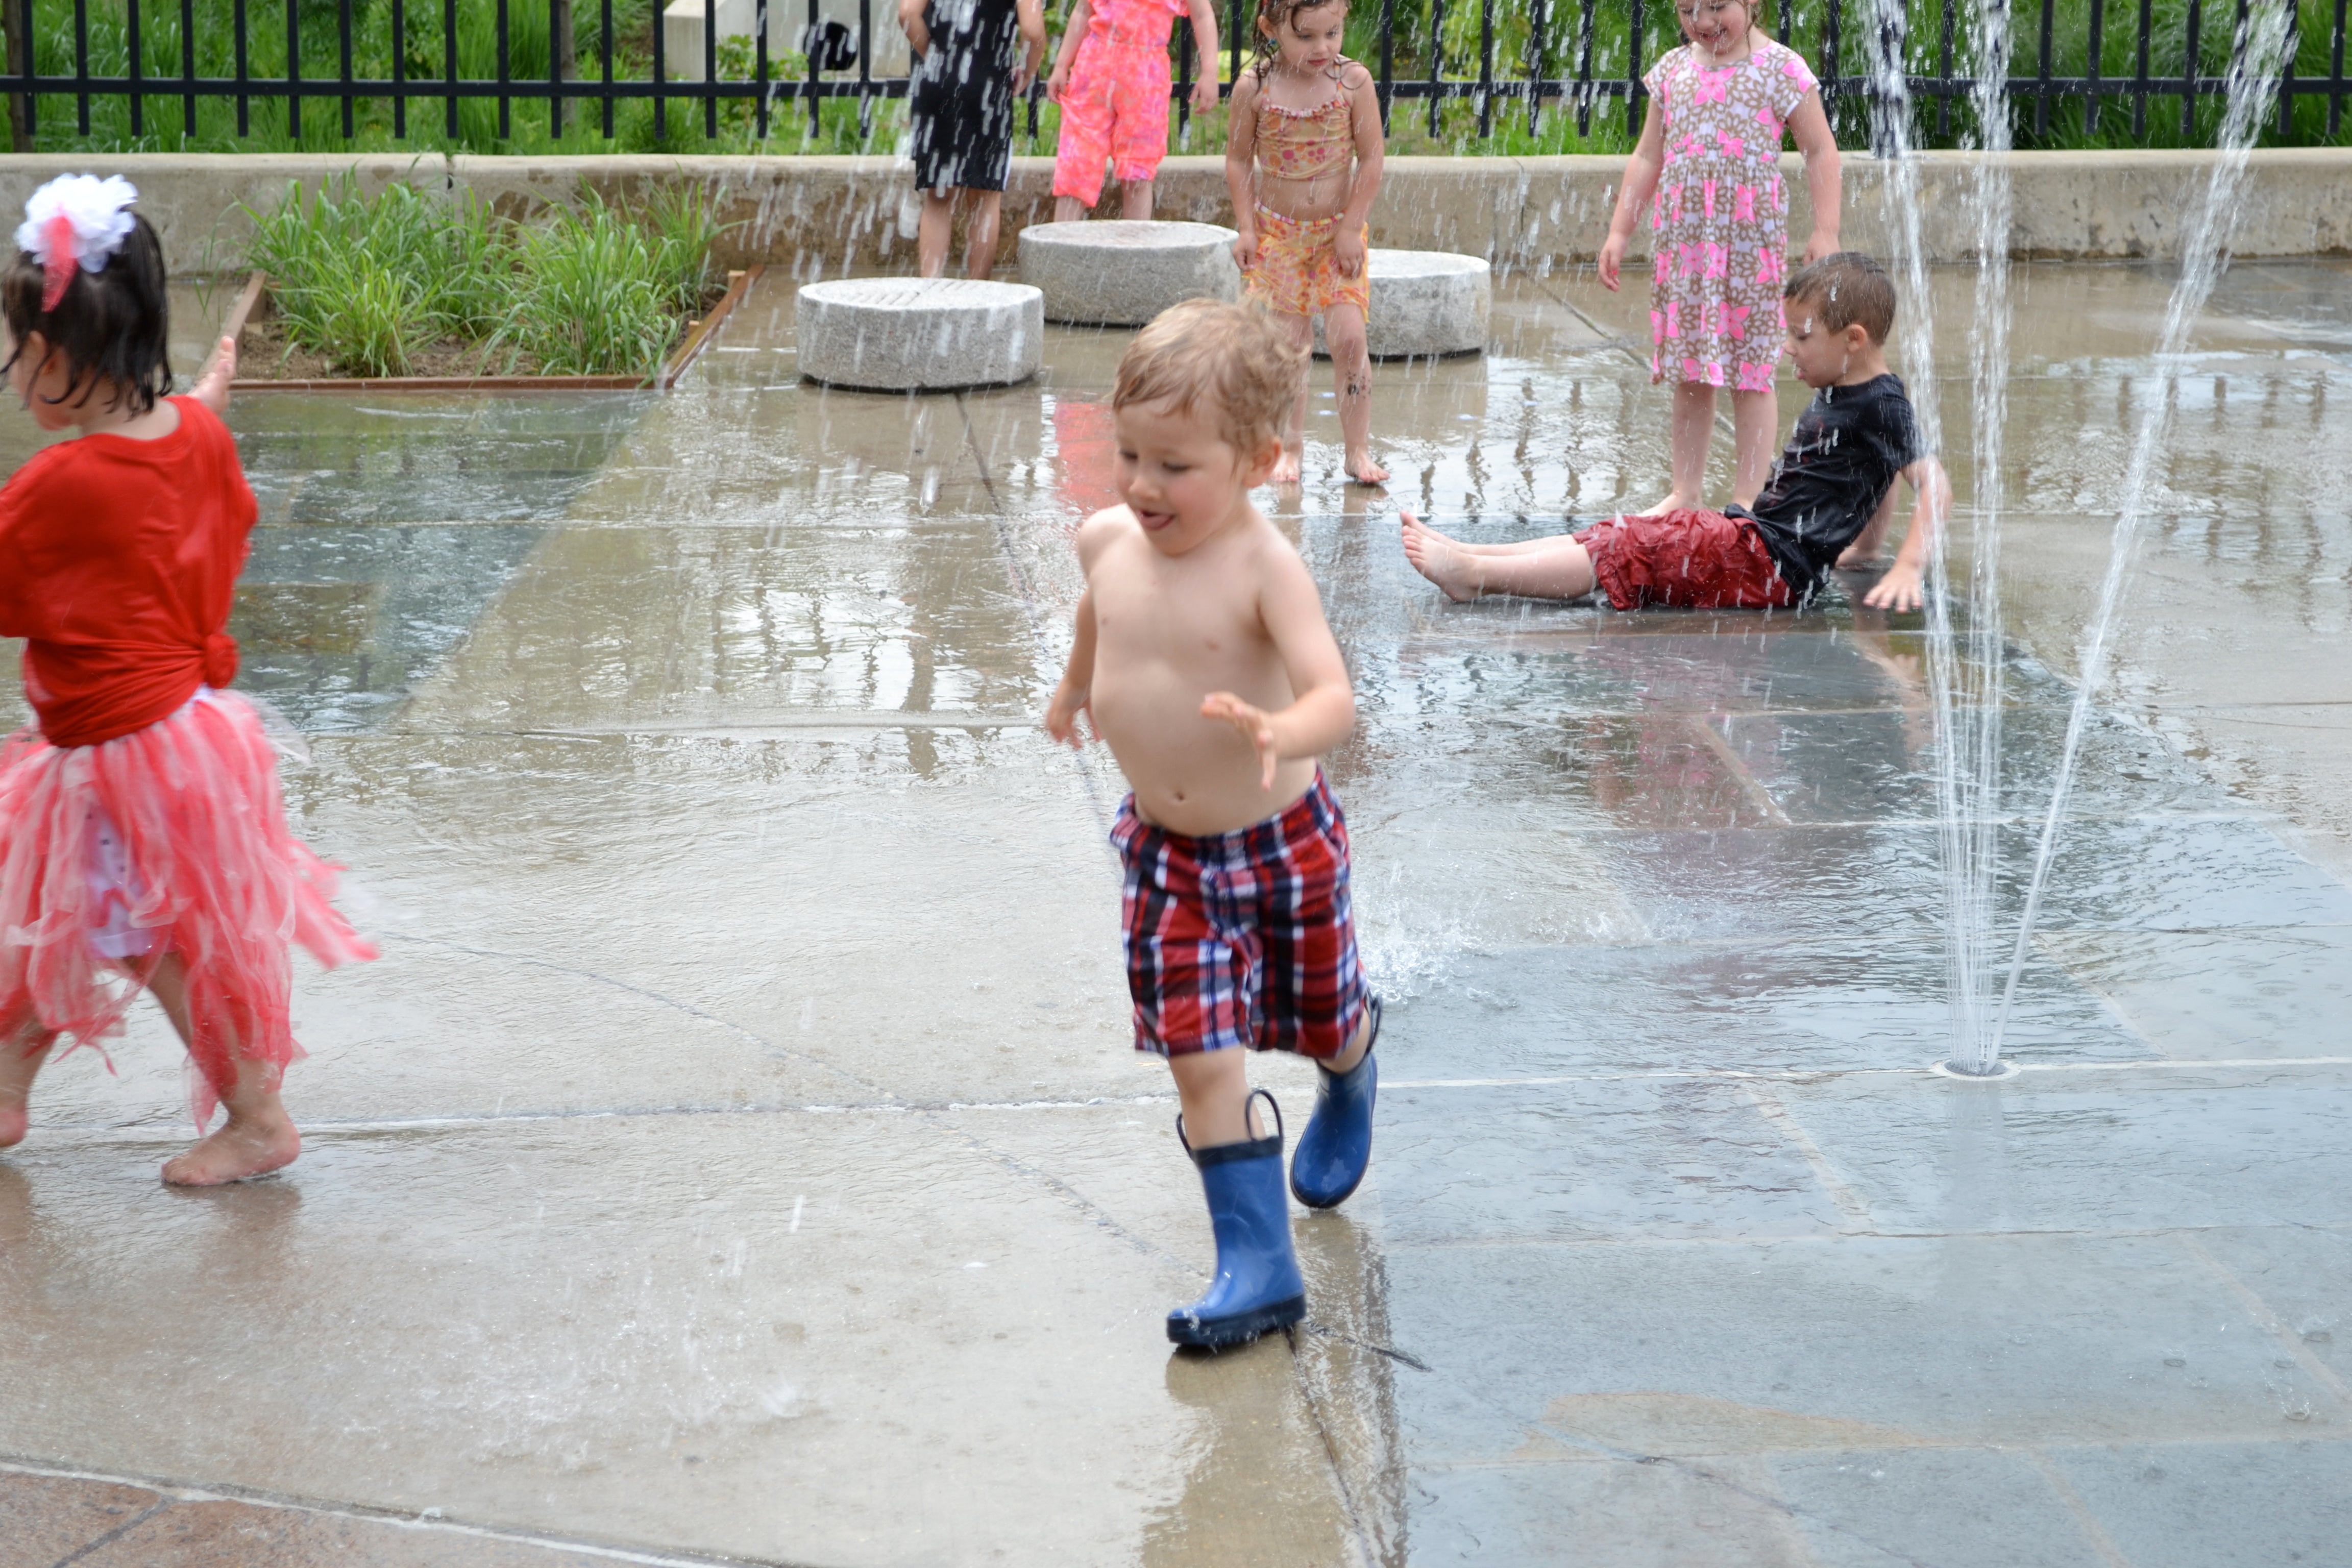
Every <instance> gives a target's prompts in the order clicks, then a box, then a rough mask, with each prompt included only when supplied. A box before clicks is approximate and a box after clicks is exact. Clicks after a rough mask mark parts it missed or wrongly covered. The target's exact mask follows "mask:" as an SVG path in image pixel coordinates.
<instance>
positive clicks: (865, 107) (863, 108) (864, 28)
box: [857, 0, 1020, 153]
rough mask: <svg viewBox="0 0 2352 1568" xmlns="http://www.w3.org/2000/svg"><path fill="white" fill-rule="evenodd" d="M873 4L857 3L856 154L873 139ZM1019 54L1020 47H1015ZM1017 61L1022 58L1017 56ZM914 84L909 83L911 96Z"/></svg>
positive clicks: (870, 0) (860, 0) (862, 0)
mask: <svg viewBox="0 0 2352 1568" xmlns="http://www.w3.org/2000/svg"><path fill="white" fill-rule="evenodd" d="M873 43H874V0H857V143H858V147H857V150H858V151H859V152H861V153H862V152H864V151H865V150H866V142H870V141H872V140H873V139H874V69H873V64H874V49H873ZM1013 47H1014V49H1015V50H1016V51H1017V50H1018V49H1019V48H1020V46H1019V45H1018V44H1015V45H1014V46H1013ZM1014 58H1016V59H1017V58H1020V57H1019V55H1018V54H1017V53H1016V54H1015V56H1014ZM914 86H915V84H914V83H912V82H908V84H907V90H908V91H909V92H912V91H913V90H914Z"/></svg>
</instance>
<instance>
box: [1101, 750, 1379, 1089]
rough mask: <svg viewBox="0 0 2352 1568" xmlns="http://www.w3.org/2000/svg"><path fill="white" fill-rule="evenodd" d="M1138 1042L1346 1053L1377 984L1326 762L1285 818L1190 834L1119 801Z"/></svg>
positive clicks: (1176, 1050) (1179, 1050)
mask: <svg viewBox="0 0 2352 1568" xmlns="http://www.w3.org/2000/svg"><path fill="white" fill-rule="evenodd" d="M1110 841H1111V842H1112V843H1113V844H1115V845H1117V846H1118V853H1119V858H1120V859H1121V860H1122V861H1124V862H1125V864H1126V867H1127V887H1126V892H1125V896H1124V898H1123V899H1122V900H1121V911H1122V913H1123V914H1124V916H1125V917H1126V927H1127V930H1126V947H1127V988H1128V992H1129V994H1130V995H1132V996H1133V997H1134V998H1135V1048H1136V1049H1137V1050H1139V1051H1156V1052H1158V1053H1159V1054H1160V1055H1161V1056H1168V1057H1181V1056H1186V1055H1189V1054H1191V1053H1192V1052H1193V1051H1215V1050H1223V1049H1224V1048H1225V1047H1228V1046H1249V1047H1254V1048H1255V1049H1257V1050H1261V1051H1266V1050H1279V1051H1297V1053H1298V1054H1299V1055H1301V1056H1306V1057H1336V1056H1338V1055H1339V1053H1340V1052H1341V1051H1343V1050H1345V1049H1346V1048H1347V1047H1348V1042H1349V1040H1350V1039H1351V1038H1353V1037H1354V1036H1355V1033H1356V1028H1357V1026H1358V1025H1359V1024H1360V1022H1361V1021H1362V1019H1363V1016H1364V1009H1365V1007H1366V1006H1368V1005H1370V1000H1371V988H1370V986H1369V985H1368V984H1366V983H1365V981H1364V971H1363V966H1362V964H1361V963H1359V962H1358V961H1357V958H1356V921H1355V917H1354V915H1353V914H1352V913H1351V912H1350V911H1349V903H1348V822H1347V818H1345V817H1344V816H1340V814H1339V802H1338V801H1337V800H1334V799H1333V798H1332V797H1331V791H1330V788H1329V786H1328V785H1327V784H1325V783H1324V782H1323V774H1322V773H1321V771H1320V770H1318V771H1317V773H1316V774H1315V784H1314V785H1313V787H1311V788H1310V789H1308V790H1307V793H1306V794H1305V795H1300V796H1299V797H1298V798H1297V800H1295V801H1293V802H1292V803H1291V804H1290V805H1288V806H1287V807H1286V808H1284V810H1283V811H1282V813H1281V815H1279V816H1270V817H1268V818H1266V820H1265V821H1264V822H1261V823H1257V824H1255V825H1254V826H1249V827H1244V828H1239V829H1236V830H1235V831H1234V832H1232V833H1218V834H1212V835H1210V836H1208V837H1199V838H1195V837H1189V836H1188V835H1185V834H1181V833H1171V832H1168V831H1167V830H1166V829H1165V828H1160V827H1154V826H1152V825H1151V824H1150V823H1148V822H1146V821H1144V820H1143V819H1142V818H1141V817H1139V816H1137V815H1136V814H1135V797H1134V796H1133V795H1129V796H1128V798H1127V803H1126V804H1125V805H1121V806H1120V807H1119V811H1118V823H1117V824H1116V825H1115V826H1113V827H1112V828H1111V833H1110Z"/></svg>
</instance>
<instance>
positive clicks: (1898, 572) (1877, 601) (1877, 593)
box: [1862, 561, 1920, 611]
mask: <svg viewBox="0 0 2352 1568" xmlns="http://www.w3.org/2000/svg"><path fill="white" fill-rule="evenodd" d="M1862 602H1863V603H1864V604H1865V605H1869V606H1870V607H1871V608H1872V609H1874V610H1896V611H1902V610H1916V609H1917V608H1918V607H1919V605H1920V587H1919V568H1917V567H1916V566H1914V565H1912V564H1911V563H1909V562H1907V561H1897V562H1896V563H1895V564H1894V565H1892V566H1890V567H1888V568H1887V569H1886V575H1885V576H1884V577H1881V578H1880V579H1879V580H1878V581H1877V582H1876V583H1875V584H1873V585H1872V587H1871V590H1870V592H1869V593H1867V594H1864V595H1863V596H1862Z"/></svg>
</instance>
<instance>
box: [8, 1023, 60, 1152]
mask: <svg viewBox="0 0 2352 1568" xmlns="http://www.w3.org/2000/svg"><path fill="white" fill-rule="evenodd" d="M50 1043H51V1042H50V1041H49V1040H43V1041H42V1042H41V1043H40V1045H39V1047H37V1048H32V1047H26V1046H25V1045H24V1044H22V1043H21V1042H20V1041H18V1040H12V1039H7V1038H5V1037H0V1149H14V1148H15V1147H16V1145H17V1144H19V1143H22V1142H24V1141H25V1132H26V1128H28V1127H29V1126H30V1125H31V1118H30V1116H29V1114H28V1113H27V1110H26V1102H27V1101H28V1100H30V1099H31V1098H32V1093H33V1076H34V1075H35V1074H36V1073H37V1072H39V1071H40V1070H41V1064H42V1063H43V1062H45V1061H47V1059H48V1056H49V1046H50Z"/></svg>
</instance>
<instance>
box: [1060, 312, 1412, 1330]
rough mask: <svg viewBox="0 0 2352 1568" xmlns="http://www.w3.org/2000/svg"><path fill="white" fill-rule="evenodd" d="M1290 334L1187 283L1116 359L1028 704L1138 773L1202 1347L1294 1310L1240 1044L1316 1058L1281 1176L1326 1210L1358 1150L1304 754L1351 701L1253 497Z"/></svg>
mask: <svg viewBox="0 0 2352 1568" xmlns="http://www.w3.org/2000/svg"><path fill="white" fill-rule="evenodd" d="M1306 374H1307V348H1306V345H1304V344H1303V343H1296V342H1292V341H1291V340H1290V337H1289V334H1287V333H1286V332H1285V331H1283V330H1282V329H1281V327H1280V326H1279V325H1278V324H1277V323H1276V321H1274V320H1273V319H1272V318H1271V317H1268V316H1267V315H1265V313H1263V312H1261V311H1258V310H1252V309H1250V308H1248V307H1246V306H1241V305H1227V304H1219V303H1216V302H1214V301H1212V300H1191V301H1189V302H1187V303H1185V304H1181V305H1178V306H1176V307H1175V308H1173V309H1172V310H1167V311H1165V312H1163V313H1162V314H1161V315H1160V318H1159V319H1158V320H1157V321H1153V322H1152V323H1151V324H1150V326H1148V327H1146V328H1145V329H1144V330H1143V331H1142V332H1141V333H1139V335H1138V336H1137V338H1136V340H1135V342H1134V343H1133V344H1132V345H1131V346H1129V349H1128V351H1127V354H1126V356H1125V357H1124V358H1122V359H1121V360H1120V361H1119V365H1118V384H1117V386H1116V388H1115V390H1114V391H1113V392H1112V394H1111V410H1112V418H1113V421H1114V426H1115V429H1116V431H1117V451H1118V467H1117V479H1118V492H1119V495H1120V497H1121V499H1122V500H1124V502H1125V503H1126V504H1124V505H1122V506H1116V507H1112V508H1110V509H1108V510H1104V511H1099V512H1097V513H1096V514H1095V515H1094V516H1093V517H1091V518H1089V519H1087V522H1086V524H1085V525H1084V526H1083V527H1082V528H1081V529H1080V530H1079V531H1078V541H1077V544H1078V561H1079V563H1080V564H1081V565H1082V566H1083V567H1084V568H1085V571H1086V576H1087V590H1086V593H1085V595H1084V596H1082V597H1081V598H1080V599H1079V601H1078V614H1077V640H1076V644H1075V646H1073V647H1072V648H1071V650H1070V661H1069V667H1068V668H1067V670H1066V672H1065V673H1064V674H1063V677H1062V683H1061V687H1060V689H1058V690H1056V691H1055V693H1054V701H1053V706H1052V707H1051V709H1050V710H1048V711H1047V713H1046V715H1045V729H1046V731H1047V732H1048V733H1049V734H1051V735H1052V736H1054V738H1055V739H1056V740H1058V741H1062V742H1066V743H1067V744H1069V745H1072V746H1077V745H1079V744H1081V743H1082V737H1081V736H1080V734H1079V731H1078V715H1079V714H1080V713H1082V712H1084V713H1087V714H1088V715H1089V716H1090V718H1091V720H1092V722H1093V726H1094V729H1095V731H1096V732H1097V734H1098V735H1100V736H1101V738H1102V739H1103V740H1104V741H1106V742H1109V745H1110V749H1111V754H1112V756H1114V757H1115V758H1117V759H1118V765H1119V768H1120V771H1121V772H1123V773H1126V775H1127V779H1128V783H1129V785H1130V786H1131V787H1132V789H1133V791H1134V793H1133V794H1131V795H1129V796H1128V798H1127V801H1126V803H1125V804H1124V805H1121V806H1120V808H1119V814H1118V824H1117V826H1115V827H1114V828H1113V829H1112V831H1111V841H1112V842H1113V843H1114V844H1115V845H1117V846H1118V851H1119V856H1120V859H1121V861H1122V862H1123V864H1124V866H1125V879H1126V886H1125V894H1124V898H1123V900H1122V904H1123V913H1124V917H1125V920H1124V923H1125V928H1126V930H1125V935H1126V951H1127V975H1128V989H1129V993H1130V994H1131V995H1132V997H1133V999H1134V1004H1135V1043H1136V1048H1137V1049H1138V1050H1144V1051H1153V1052H1157V1053H1159V1054H1160V1055H1161V1056H1164V1057H1166V1058H1168V1066H1169V1068H1170V1070H1171V1072H1172V1073H1173V1074H1174V1076H1175V1079H1176V1092H1177V1098H1178V1100H1180V1101H1181V1104H1182V1107H1183V1109H1182V1111H1181V1114H1180V1115H1179V1116H1178V1117H1177V1120H1176V1131H1177V1136H1178V1138H1179V1139H1180V1140H1181V1141H1182V1142H1183V1143H1184V1146H1185V1149H1186V1151H1187V1152H1189V1153H1190V1154H1191V1155H1192V1163H1194V1164H1195V1165H1196V1166H1198V1167H1199V1170H1200V1174H1201V1184H1202V1188H1203V1190H1204V1192H1205V1193H1206V1195H1207V1198H1208V1204H1209V1218H1210V1223H1211V1225H1212V1226H1213V1229H1214V1231H1215V1233H1216V1242H1217V1269H1216V1276H1215V1279H1213V1282H1212V1283H1211V1285H1210V1287H1209V1291H1208V1294H1207V1295H1205V1296H1203V1297H1202V1298H1201V1300H1198V1301H1195V1302H1193V1303H1192V1305H1190V1306H1187V1307H1181V1308H1179V1309H1177V1310H1175V1311H1172V1312H1171V1313H1170V1314H1169V1315H1168V1337H1169V1338H1170V1339H1171V1340H1173V1341H1175V1342H1177V1343H1179V1344H1189V1345H1203V1346H1207V1347H1209V1348H1211V1349H1215V1348H1217V1347H1220V1346H1223V1345H1231V1344H1239V1343H1242V1342H1244V1341H1246V1340H1251V1339H1255V1338H1256V1337H1257V1336H1258V1335H1260V1334H1262V1333H1265V1332H1266V1331H1269V1330H1272V1329H1277V1328H1282V1327H1285V1326H1286V1325H1288V1324H1291V1323H1295V1322H1297V1321H1298V1320H1299V1319H1300V1318H1301V1317H1303V1316H1304V1315H1305V1314H1306V1310H1307V1296H1306V1286H1305V1284H1304V1283H1303V1282H1302V1281H1301V1279H1300V1278H1299V1273H1298V1262H1297V1257H1296V1256H1295V1255H1294V1253H1293V1252H1292V1250H1291V1244H1290V1215H1289V1208H1288V1205H1287V1204H1286V1202H1285V1200H1284V1197H1283V1190H1282V1189H1283V1180H1282V1124H1281V1112H1280V1110H1279V1108H1276V1110H1275V1125H1274V1128H1273V1130H1272V1131H1271V1132H1268V1131H1267V1130H1266V1129H1265V1126H1264V1124H1263V1123H1262V1122H1261V1121H1259V1120H1258V1119H1257V1117H1256V1114H1255V1108H1254V1107H1253V1105H1252V1103H1251V1102H1252V1100H1254V1099H1255V1098H1258V1097H1261V1096H1262V1097H1263V1098H1265V1100H1266V1103H1267V1104H1268V1106H1270V1107H1271V1106H1273V1096H1271V1095H1267V1094H1265V1090H1263V1089H1260V1090H1258V1091H1256V1094H1255V1095H1253V1094H1252V1092H1251V1089H1250V1087H1249V1078H1248V1072H1247V1068H1246V1065H1245V1061H1244V1055H1243V1052H1242V1050H1241V1049H1240V1048H1239V1047H1252V1048H1254V1049H1257V1050H1267V1049H1277V1050H1288V1051H1296V1052H1297V1053H1298V1054H1300V1055H1301V1056H1305V1057H1307V1058H1312V1059H1314V1060H1315V1062H1316V1063H1317V1065H1318V1066H1319V1067H1320V1068H1322V1069H1323V1072H1322V1078H1321V1089H1320V1091H1319V1092H1318V1095H1317V1097H1316V1101H1315V1113H1314V1116H1313V1118H1312V1119H1311V1120H1310V1121H1308V1122H1307V1129H1306V1131H1304V1132H1302V1133H1301V1134H1300V1136H1299V1140H1298V1153H1297V1159H1296V1160H1295V1161H1294V1162H1293V1163H1292V1165H1291V1171H1290V1188H1291V1191H1292V1192H1293V1193H1295V1194H1297V1197H1298V1199H1299V1201H1300V1202H1301V1203H1304V1204H1307V1205H1311V1206H1314V1207H1318V1208H1328V1207H1331V1206H1332V1205H1337V1204H1339V1203H1340V1202H1342V1201H1343V1200H1345V1199H1346V1198H1347V1196H1348V1195H1349V1194H1350V1193H1352V1192H1354V1191H1355V1190H1356V1186H1357V1184H1358V1183H1360V1182H1361V1181H1362V1180H1363V1176H1364V1170H1365V1167H1366V1165H1367V1163H1369V1162H1370V1158H1371V1136H1372V1101H1373V1096H1374V1090H1375V1087H1376V1084H1377V1081H1378V1080H1377V1070H1378V1069H1377V1068H1376V1067H1375V1065H1374V1063H1373V1060H1372V1054H1371V1052H1372V1042H1373V1040H1374V1038H1375V1037H1376V1036H1377V1035H1378V1034H1379V1032H1380V1003H1379V1001H1378V1000H1377V999H1376V998H1374V997H1373V996H1372V994H1371V992H1370V986H1369V985H1367V984H1366V983H1365V980H1364V975H1363V970H1362V967H1361V965H1360V963H1358V962H1357V956H1356V935H1355V925H1354V921H1353V918H1352V916H1351V915H1350V913H1349V897H1348V827H1347V823H1346V820H1345V819H1344V818H1343V817H1342V816H1340V813H1339V802H1338V801H1336V800H1334V799H1333V798H1332V796H1331V791H1330V788H1329V786H1328V785H1327V784H1325V783H1324V779H1323V770H1322V766H1321V763H1320V761H1319V759H1320V757H1321V755H1322V753H1323V752H1327V751H1328V750H1330V749H1331V748H1332V747H1333V746H1336V745H1338V744H1339V742H1341V741H1342V740H1344V739H1346V738H1347V735H1348V731H1349V730H1351V729H1352V728H1354V726H1355V721H1356V698H1355V692H1354V689H1352V688H1351V687H1350V686H1349V680H1348V668H1347V666H1346V664H1345V663H1344V662H1342V661H1341V659H1340V657H1339V645H1338V644H1337V643H1335V642H1334V641H1333V640H1332V637H1331V628H1330V626H1328V625H1327V624H1326V623H1325V621H1324V619H1323V605H1322V601H1321V599H1320V598H1319V597H1318V595H1317V594H1316V590H1315V582H1314V579H1313V578H1312V577H1310V576H1309V575H1308V574H1307V563H1305V562H1303V561H1301V560H1300V559H1299V557H1298V552H1297V551H1296V550H1295V549H1293V548H1292V547H1291V545H1290V542H1289V541H1288V540H1286V539H1285V538H1284V537H1283V536H1282V535H1281V534H1280V533H1279V532H1277V531H1276V530H1275V527H1274V525H1273V524H1272V523H1269V522H1268V521H1266V520H1265V516H1264V515H1263V514H1261V513H1260V512H1259V511H1258V510H1257V508H1256V507H1255V506H1253V505H1251V504H1250V499H1249V493H1250V491H1251V490H1252V489H1255V488H1256V487H1258V486H1259V485H1262V484H1264V483H1265V482H1266V479H1267V476H1268V475H1270V474H1271V473H1272V472H1273V471H1274V467H1275V464H1276V462H1277V461H1278V460H1280V458H1281V457H1282V433H1283V427H1284V425H1285V422H1286V419H1287V418H1288V416H1289V414H1290V410H1291V406H1292V405H1293V403H1294V402H1295V401H1296V400H1297V395H1298V389H1299V387H1300V385H1301V384H1302V383H1303V381H1304V379H1305V376H1306Z"/></svg>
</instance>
